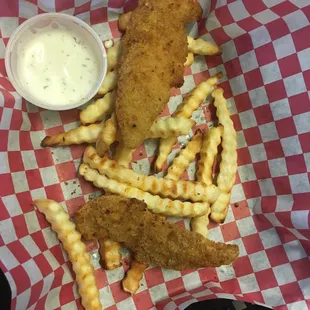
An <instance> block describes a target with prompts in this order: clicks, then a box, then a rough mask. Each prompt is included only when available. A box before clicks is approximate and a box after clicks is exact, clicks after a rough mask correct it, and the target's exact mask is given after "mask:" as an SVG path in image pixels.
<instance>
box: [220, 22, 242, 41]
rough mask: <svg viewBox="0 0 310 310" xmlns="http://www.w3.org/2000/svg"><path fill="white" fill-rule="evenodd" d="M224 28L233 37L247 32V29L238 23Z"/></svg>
mask: <svg viewBox="0 0 310 310" xmlns="http://www.w3.org/2000/svg"><path fill="white" fill-rule="evenodd" d="M223 29H224V31H225V32H226V33H227V35H228V36H229V37H230V38H231V39H235V38H238V37H240V36H241V35H243V34H245V33H246V31H245V30H244V29H242V28H241V27H240V26H238V24H236V23H233V24H230V25H226V26H224V27H223Z"/></svg>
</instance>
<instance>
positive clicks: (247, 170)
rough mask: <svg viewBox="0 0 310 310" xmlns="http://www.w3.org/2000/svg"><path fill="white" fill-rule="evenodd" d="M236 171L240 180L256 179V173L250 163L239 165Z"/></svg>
mask: <svg viewBox="0 0 310 310" xmlns="http://www.w3.org/2000/svg"><path fill="white" fill-rule="evenodd" d="M238 173H239V176H240V180H241V182H247V181H253V180H256V174H255V171H254V168H253V165H252V164H250V165H244V166H239V167H238Z"/></svg>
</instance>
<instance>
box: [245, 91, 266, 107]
mask: <svg viewBox="0 0 310 310" xmlns="http://www.w3.org/2000/svg"><path fill="white" fill-rule="evenodd" d="M249 96H250V99H251V102H252V106H253V107H254V108H256V107H260V106H262V105H264V104H267V103H268V102H269V100H268V97H267V93H266V89H265V87H264V86H262V87H259V88H256V89H253V90H250V91H249Z"/></svg>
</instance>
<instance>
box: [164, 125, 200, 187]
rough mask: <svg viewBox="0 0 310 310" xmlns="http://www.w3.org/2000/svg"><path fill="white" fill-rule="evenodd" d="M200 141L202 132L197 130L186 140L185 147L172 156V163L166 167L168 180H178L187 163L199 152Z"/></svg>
mask: <svg viewBox="0 0 310 310" xmlns="http://www.w3.org/2000/svg"><path fill="white" fill-rule="evenodd" d="M201 142H202V132H201V130H197V132H196V134H195V135H194V136H193V138H192V139H191V140H190V141H189V142H188V144H187V145H186V147H185V148H184V149H183V150H181V151H180V154H179V155H178V156H177V157H175V158H174V160H173V162H172V165H171V166H170V167H169V169H168V173H167V175H166V176H165V178H166V179H169V180H175V181H176V180H179V179H180V177H181V176H182V174H183V172H184V171H185V170H186V169H187V168H188V166H189V164H190V163H191V162H192V161H193V160H194V159H195V156H196V155H197V154H198V153H199V151H200V148H201Z"/></svg>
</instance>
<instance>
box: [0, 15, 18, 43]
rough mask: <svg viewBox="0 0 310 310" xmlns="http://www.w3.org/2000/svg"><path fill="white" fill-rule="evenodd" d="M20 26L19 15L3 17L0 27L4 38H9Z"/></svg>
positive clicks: (0, 19) (0, 20)
mask: <svg viewBox="0 0 310 310" xmlns="http://www.w3.org/2000/svg"><path fill="white" fill-rule="evenodd" d="M17 27H18V17H1V18H0V29H1V34H2V37H3V38H9V37H10V36H11V35H12V34H13V32H14V30H15V29H16V28H17Z"/></svg>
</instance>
